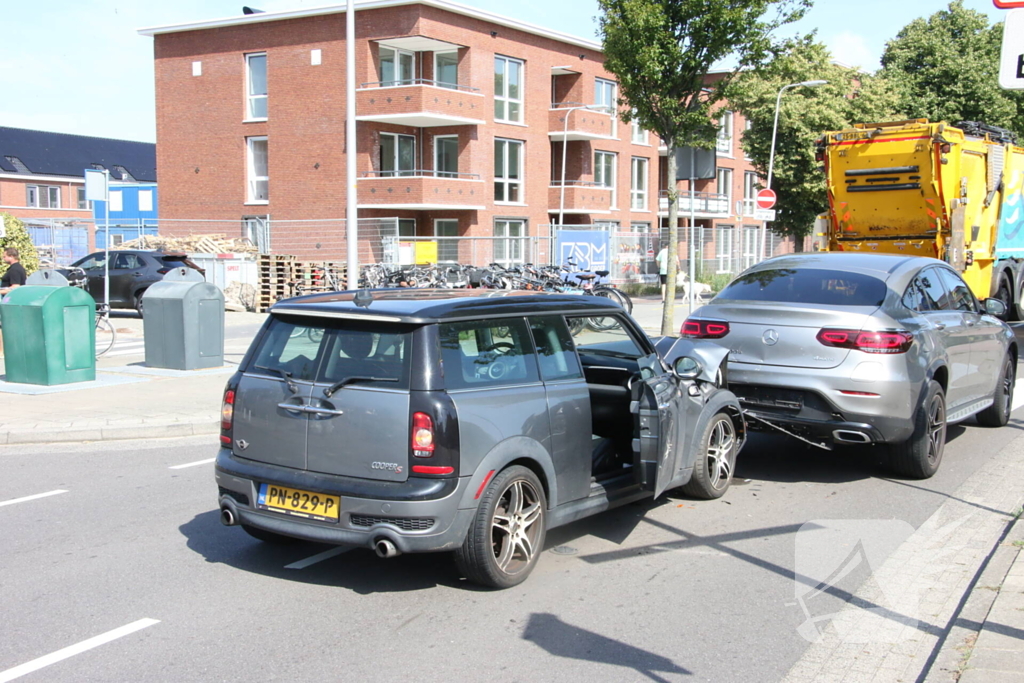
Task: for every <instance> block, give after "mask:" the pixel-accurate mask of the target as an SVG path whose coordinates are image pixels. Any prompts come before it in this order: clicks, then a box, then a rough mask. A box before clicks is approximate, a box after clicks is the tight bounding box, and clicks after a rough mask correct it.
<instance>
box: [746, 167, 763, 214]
mask: <svg viewBox="0 0 1024 683" xmlns="http://www.w3.org/2000/svg"><path fill="white" fill-rule="evenodd" d="M759 182H760V181H759V180H758V178H757V173H755V172H754V171H744V172H743V211H742V215H744V216H753V215H754V209H755V208H756V206H755V201H756V200H757V192H758V189H759V188H758V184H759Z"/></svg>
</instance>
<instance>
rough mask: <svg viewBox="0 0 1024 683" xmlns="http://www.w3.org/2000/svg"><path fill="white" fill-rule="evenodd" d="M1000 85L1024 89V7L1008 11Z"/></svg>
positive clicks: (1001, 53) (1000, 57)
mask: <svg viewBox="0 0 1024 683" xmlns="http://www.w3.org/2000/svg"><path fill="white" fill-rule="evenodd" d="M999 87H1001V88H1003V89H1005V90H1024V9H1012V10H1010V11H1009V12H1007V13H1006V20H1005V23H1004V24H1003V47H1002V51H1001V52H1000V55H999Z"/></svg>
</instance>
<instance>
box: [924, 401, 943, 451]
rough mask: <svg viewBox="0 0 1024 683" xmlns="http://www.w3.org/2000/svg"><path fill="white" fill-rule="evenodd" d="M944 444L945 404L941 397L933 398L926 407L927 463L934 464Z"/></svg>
mask: <svg viewBox="0 0 1024 683" xmlns="http://www.w3.org/2000/svg"><path fill="white" fill-rule="evenodd" d="M945 444H946V402H945V401H943V400H942V396H938V395H936V396H933V397H932V402H931V404H929V406H928V462H935V461H936V460H938V459H939V457H941V455H942V448H943V446H945Z"/></svg>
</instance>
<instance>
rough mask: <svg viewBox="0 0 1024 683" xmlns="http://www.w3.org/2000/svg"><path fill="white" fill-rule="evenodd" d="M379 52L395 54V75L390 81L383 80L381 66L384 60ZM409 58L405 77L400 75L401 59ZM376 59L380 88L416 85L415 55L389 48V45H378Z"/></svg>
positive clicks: (407, 51)
mask: <svg viewBox="0 0 1024 683" xmlns="http://www.w3.org/2000/svg"><path fill="white" fill-rule="evenodd" d="M381 50H391V51H392V52H394V53H395V73H394V77H393V78H392V79H391V80H390V81H385V80H384V70H383V64H384V59H383V58H382V57H381V54H380V51H381ZM403 56H404V57H408V58H409V69H410V72H409V75H408V77H405V76H403V75H402V57H403ZM377 59H378V60H379V63H380V65H381V72H380V74H379V78H380V87H382V88H400V87H403V86H407V85H413V84H414V83H416V53H415V52H410V51H409V50H399V49H398V48H397V47H391V46H390V45H378V46H377Z"/></svg>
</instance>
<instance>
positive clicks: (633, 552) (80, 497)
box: [0, 411, 1024, 683]
mask: <svg viewBox="0 0 1024 683" xmlns="http://www.w3.org/2000/svg"><path fill="white" fill-rule="evenodd" d="M1022 417H1024V412H1021V411H1018V412H1017V413H1015V419H1014V420H1013V421H1012V422H1011V425H1010V426H1008V427H1006V428H1003V429H997V430H994V429H986V428H983V427H979V426H977V425H975V424H974V423H973V421H972V422H969V423H967V424H965V425H963V426H958V427H952V428H950V434H949V443H948V445H947V448H946V453H945V458H944V461H943V464H942V467H941V469H940V471H939V473H938V474H937V475H936V476H935V477H934V478H932V479H930V480H928V481H924V482H912V481H900V480H896V479H893V478H891V477H890V476H889V474H888V472H887V471H886V470H885V469H884V467H882V466H881V465H880V464H879V462H878V460H879V458H878V456H877V454H876V453H875V452H873V451H870V450H869V451H854V450H851V451H839V452H836V453H832V454H828V453H825V452H823V451H818V450H814V449H810V447H807V448H804V447H803V446H802V445H800V444H798V443H796V442H793V441H790V440H787V439H785V438H784V437H780V438H775V437H763V436H762V437H756V438H754V439H753V440H752V441H751V443H750V444H748V446H747V447H746V449H745V450H744V451H743V453H742V454H741V459H740V463H739V467H738V472H737V479H736V482H735V484H734V486H733V488H732V489H731V490H730V491H729V492H728V494H727V495H726V496H725V498H723V499H722V500H719V501H713V502H700V501H693V500H689V499H686V498H682V497H679V496H677V495H674V494H669V495H666V496H664V497H662V499H660V500H658V501H654V502H644V503H641V504H635V505H631V506H627V507H625V508H620V509H618V510H614V511H611V512H607V513H604V514H602V515H599V516H597V517H595V518H591V519H589V520H584V521H582V522H577V523H575V524H573V525H571V526H568V527H564V528H561V529H556V530H554V531H552V532H551V533H549V534H548V541H547V548H548V551H547V552H545V553H544V555H543V556H542V558H541V561H540V563H539V566H538V567H537V569H536V571H535V572H534V573H533V575H532V576H531V577H530V578H529V579H528V580H527V581H526V583H525V584H523V585H521V586H519V587H516V588H513V589H510V590H506V591H498V592H491V591H484V590H480V589H478V588H476V587H474V586H472V585H470V584H468V583H467V582H465V581H464V580H463V579H461V578H460V576H459V575H458V573H457V571H456V570H455V568H454V564H453V562H452V560H451V558H450V557H449V556H447V555H443V554H437V555H405V556H401V557H398V558H395V559H391V560H382V559H378V558H377V557H376V556H375V555H373V554H372V552H370V551H368V550H363V549H352V550H347V551H343V549H332V548H330V547H328V546H320V545H316V544H307V543H297V544H295V545H291V546H285V547H281V546H272V545H267V544H263V543H260V542H258V541H256V540H254V539H251V538H250V537H249V536H247V535H246V534H245V533H244V532H243V531H242V530H241V529H239V528H226V527H223V526H221V524H220V523H219V521H218V513H217V508H216V487H215V484H214V481H213V470H212V468H213V465H212V464H211V463H210V462H208V459H209V458H211V457H212V456H213V453H214V449H215V445H214V441H215V440H213V439H210V438H208V437H192V438H189V439H179V440H154V441H148V442H118V443H117V444H113V445H110V444H79V445H71V446H66V445H61V446H38V447H25V446H19V447H2V448H0V463H2V471H3V473H4V474H3V476H2V477H0V547H2V548H3V553H2V554H0V605H2V609H0V682H4V681H7V680H13V678H12V676H14V675H15V674H17V673H21V672H24V671H25V670H26V668H33V669H36V670H35V671H34V672H30V673H28V674H26V675H25V676H24V678H19V679H18V680H24V681H75V682H80V681H111V680H119V681H129V680H130V681H169V680H185V681H236V680H247V681H256V680H259V681H263V680H266V681H276V680H287V681H335V680H417V681H451V680H466V681H475V680H487V681H556V680H557V681H587V682H588V683H590V682H592V681H595V680H640V681H646V680H651V681H701V680H707V681H771V680H778V679H779V678H780V677H781V676H783V675H784V674H785V673H786V671H787V670H788V669H789V667H790V666H791V665H792V664H793V663H794V662H795V661H796V660H797V659H798V658H799V657H800V656H801V654H802V653H803V652H804V650H805V649H806V647H807V646H808V641H807V640H805V639H804V638H803V637H802V636H801V635H800V633H799V632H798V630H797V629H798V628H799V627H800V626H801V624H803V623H804V622H805V620H806V618H807V614H805V612H804V611H803V607H802V606H801V604H800V602H799V601H797V600H795V586H796V584H795V583H794V579H793V572H794V567H795V563H796V559H795V555H796V553H795V547H796V546H795V544H796V538H797V535H798V532H799V530H800V527H801V525H803V524H805V523H806V522H808V521H810V520H820V519H849V520H894V519H895V520H904V521H906V522H907V523H908V524H909V525H911V526H912V527H915V528H916V527H917V526H919V525H920V524H921V523H922V522H923V521H924V520H925V519H926V518H927V517H928V516H929V515H930V514H931V513H932V512H933V511H934V510H935V509H936V508H937V507H938V506H939V505H940V504H942V502H943V501H944V500H945V499H946V497H947V496H949V495H951V494H952V493H953V492H954V491H955V490H956V489H957V487H958V486H959V485H960V484H961V483H962V482H964V480H966V479H967V478H968V477H969V476H970V475H971V474H972V473H974V472H975V471H976V470H977V469H978V468H979V467H981V466H982V465H983V464H984V463H985V462H986V461H987V460H988V459H990V458H993V457H997V454H998V453H999V451H1001V450H1002V449H1003V448H1004V447H1006V446H1008V445H1010V444H1011V442H1014V440H1015V439H1017V437H1019V436H1021V430H1022V429H1024V421H1022V420H1021V418H1022ZM1012 447H1014V448H1017V447H1019V448H1024V440H1020V441H1019V442H1016V443H1014V445H1013V446H1012ZM195 463H198V464H195ZM182 465H186V467H180V466H182ZM176 467H177V468H178V469H175V468H176ZM43 494H48V495H43ZM34 496H41V497H34ZM866 577H867V574H866V570H865V568H863V567H861V568H859V569H858V570H855V571H853V572H851V573H850V574H849V575H848V576H846V577H845V578H844V579H842V580H841V581H837V582H836V584H835V589H834V590H832V591H830V592H828V593H822V594H819V595H818V596H816V597H814V598H813V600H808V601H807V604H806V607H807V608H808V609H809V610H810V612H811V613H813V614H827V613H829V612H832V611H835V610H837V609H838V608H839V607H840V606H841V605H842V604H843V602H844V600H845V598H846V597H848V595H849V593H850V592H852V591H853V590H854V589H856V587H857V586H858V585H859V584H860V583H861V582H862V581H864V579H865V578H866ZM68 648H71V649H68ZM18 667H22V668H18Z"/></svg>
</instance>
